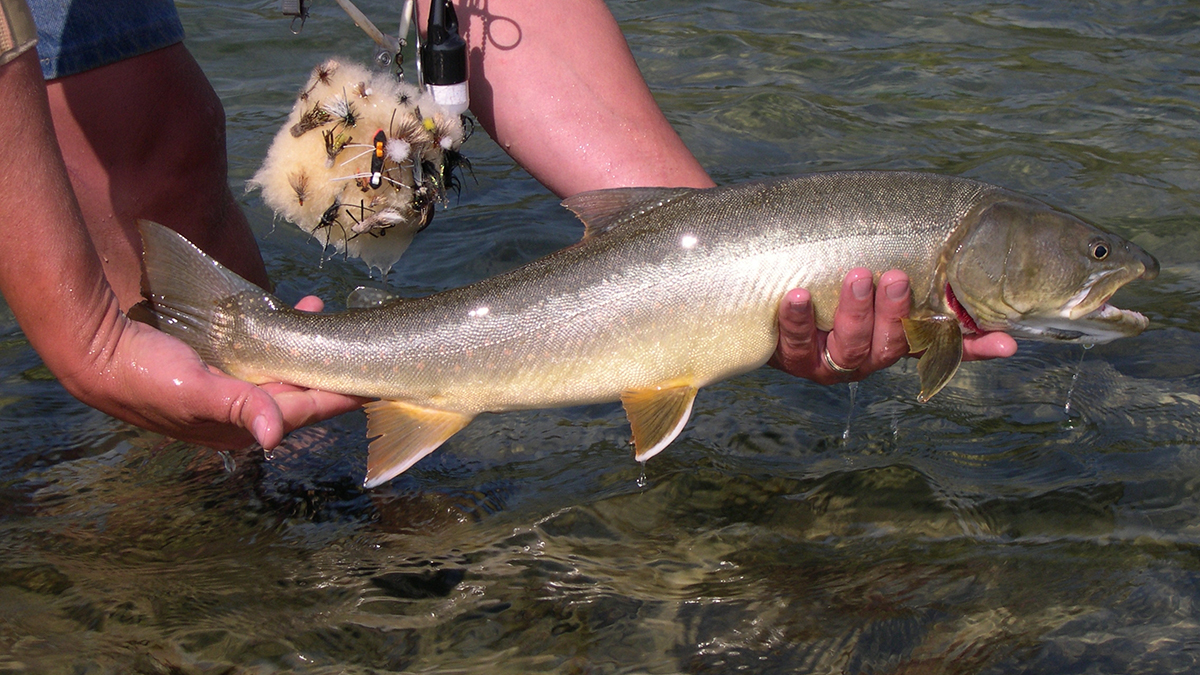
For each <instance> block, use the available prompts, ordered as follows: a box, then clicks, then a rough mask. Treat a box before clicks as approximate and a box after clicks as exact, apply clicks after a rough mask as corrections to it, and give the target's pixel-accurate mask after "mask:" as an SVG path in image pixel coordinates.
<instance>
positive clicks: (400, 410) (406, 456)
mask: <svg viewBox="0 0 1200 675" xmlns="http://www.w3.org/2000/svg"><path fill="white" fill-rule="evenodd" d="M363 408H364V409H366V411H367V437H368V438H374V439H375V440H373V441H371V445H370V452H369V453H368V455H367V477H366V480H364V481H363V487H365V488H373V487H375V486H377V485H381V484H383V483H386V482H387V481H389V480H391V479H393V478H395V477H396V476H399V475H400V474H402V473H404V472H405V471H406V470H407V469H408V468H409V467H410V466H412V465H413V464H416V463H417V462H418V461H420V459H421V458H422V457H424V456H425V455H428V454H429V453H431V452H433V451H434V450H437V449H438V446H440V445H441V444H442V443H445V442H446V439H447V438H450V437H451V436H453V435H454V434H456V433H458V432H459V430H460V429H462V428H463V427H465V426H467V424H469V423H470V422H471V420H472V419H474V417H475V416H474V415H464V414H463V413H459V412H454V411H451V410H438V409H436V408H422V407H421V406H418V405H413V404H411V403H405V402H403V401H371V402H370V403H367V404H366V405H364V406H363Z"/></svg>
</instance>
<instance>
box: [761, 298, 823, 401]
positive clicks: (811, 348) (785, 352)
mask: <svg viewBox="0 0 1200 675" xmlns="http://www.w3.org/2000/svg"><path fill="white" fill-rule="evenodd" d="M818 335H819V334H818V332H817V323H816V319H815V318H814V316H813V310H812V296H811V295H809V293H808V291H806V290H804V289H802V288H796V289H793V290H791V291H788V292H787V294H786V295H784V296H783V300H781V301H780V303H779V344H778V345H777V346H776V347H775V354H774V355H773V356H772V357H771V360H770V361H769V363H770V365H771V366H773V367H775V368H778V369H780V370H782V371H784V372H785V373H789V374H791V375H795V376H797V377H805V378H809V379H812V378H813V377H814V375H815V374H816V373H817V372H818V367H819V366H820V358H821V357H820V353H821V349H822V347H823V345H822V344H820V341H819V339H818Z"/></svg>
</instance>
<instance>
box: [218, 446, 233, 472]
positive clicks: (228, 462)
mask: <svg viewBox="0 0 1200 675" xmlns="http://www.w3.org/2000/svg"><path fill="white" fill-rule="evenodd" d="M217 454H218V455H220V456H221V461H222V462H224V463H225V473H233V472H234V471H237V462H236V461H235V460H234V459H233V455H232V454H231V453H229V452H228V451H225V450H218V451H217Z"/></svg>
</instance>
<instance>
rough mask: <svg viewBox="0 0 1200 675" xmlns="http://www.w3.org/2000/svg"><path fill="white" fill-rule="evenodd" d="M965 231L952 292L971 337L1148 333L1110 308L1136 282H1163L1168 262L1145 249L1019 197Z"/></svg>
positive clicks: (980, 214) (1093, 339) (954, 260)
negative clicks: (1161, 269) (1161, 267)
mask: <svg viewBox="0 0 1200 675" xmlns="http://www.w3.org/2000/svg"><path fill="white" fill-rule="evenodd" d="M962 227H963V228H965V231H961V232H963V234H962V235H961V236H960V237H958V238H957V243H956V245H955V246H954V247H953V249H952V251H951V252H950V253H949V259H948V260H947V264H946V286H945V293H946V296H947V297H946V301H947V304H948V305H949V306H950V308H951V309H953V310H954V311H955V312H956V313H958V315H959V319H960V322H962V323H963V324H964V326H966V327H967V328H969V329H974V330H978V331H993V330H999V331H1004V332H1007V333H1009V334H1011V335H1013V336H1014V337H1020V338H1028V339H1034V340H1042V341H1049V342H1074V343H1082V344H1102V343H1105V342H1109V341H1111V340H1115V339H1116V338H1119V337H1128V336H1132V335H1137V334H1138V333H1141V332H1142V331H1143V330H1145V328H1146V326H1147V325H1148V323H1149V322H1148V320H1147V319H1146V317H1145V316H1142V315H1141V314H1139V313H1137V312H1134V311H1130V310H1124V309H1118V308H1117V307H1114V306H1113V305H1111V304H1109V302H1108V300H1109V298H1110V297H1112V294H1113V293H1114V292H1116V290H1117V289H1119V288H1120V287H1122V286H1124V285H1125V284H1127V283H1129V282H1130V281H1133V280H1134V279H1153V278H1154V277H1156V276H1158V261H1157V260H1155V259H1154V257H1153V256H1151V255H1150V254H1149V253H1147V252H1146V251H1144V250H1143V249H1142V248H1141V247H1140V246H1138V245H1136V244H1134V243H1131V242H1129V241H1126V240H1124V239H1122V238H1121V237H1118V236H1116V235H1114V234H1112V233H1110V232H1106V231H1104V230H1102V229H1100V228H1099V227H1096V226H1094V225H1091V224H1089V223H1086V222H1084V221H1082V220H1080V219H1079V218H1076V217H1075V216H1072V215H1070V214H1067V213H1063V212H1061V211H1056V210H1054V209H1052V208H1051V207H1049V206H1047V205H1045V204H1043V203H1041V202H1038V201H1035V200H1032V199H1026V198H1021V197H1018V196H1016V195H1011V198H1010V196H1005V197H1003V198H1000V199H998V200H996V201H993V202H991V203H989V204H986V205H984V206H982V207H981V208H979V209H977V210H976V211H975V212H974V213H972V214H970V215H968V217H967V218H966V219H965V220H964V223H963V226H962Z"/></svg>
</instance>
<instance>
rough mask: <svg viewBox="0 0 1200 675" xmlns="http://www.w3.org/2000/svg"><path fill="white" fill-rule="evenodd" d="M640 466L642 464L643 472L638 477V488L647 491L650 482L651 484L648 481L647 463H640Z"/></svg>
mask: <svg viewBox="0 0 1200 675" xmlns="http://www.w3.org/2000/svg"><path fill="white" fill-rule="evenodd" d="M638 464H641V465H642V470H641V472H640V473H639V474H638V477H637V486H638V487H639V488H641V489H643V490H645V489H646V485H648V484H649V482H650V481H648V480H646V463H645V462H638Z"/></svg>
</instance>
